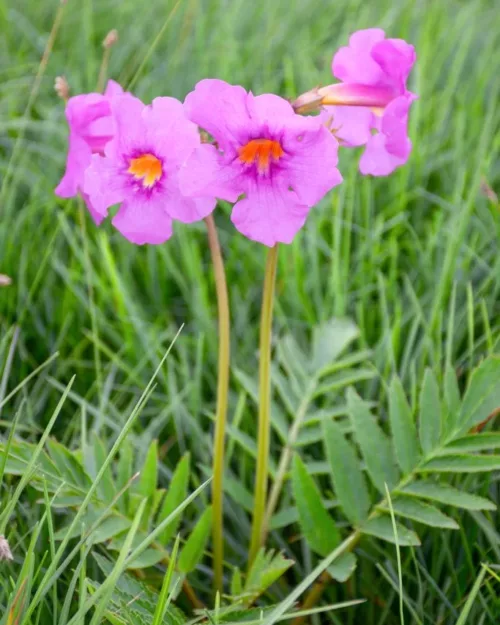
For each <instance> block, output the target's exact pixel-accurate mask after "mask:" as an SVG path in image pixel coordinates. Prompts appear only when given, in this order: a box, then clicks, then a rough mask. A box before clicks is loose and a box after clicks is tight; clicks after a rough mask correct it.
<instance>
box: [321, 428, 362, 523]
mask: <svg viewBox="0 0 500 625" xmlns="http://www.w3.org/2000/svg"><path fill="white" fill-rule="evenodd" d="M323 439H324V444H325V450H326V456H327V459H328V461H329V463H330V478H331V480H332V484H333V488H334V491H335V494H336V495H337V498H338V500H339V503H340V506H341V508H342V510H343V511H344V514H345V515H346V517H347V518H348V519H349V520H350V521H351V522H352V523H354V524H356V523H360V522H361V521H363V520H364V519H365V518H366V517H367V515H368V510H369V509H370V496H369V494H368V488H367V486H366V480H365V477H364V475H363V472H362V470H361V466H360V462H359V459H358V457H357V456H356V453H355V451H354V449H353V448H352V446H351V445H350V443H349V442H348V441H347V439H346V438H345V436H344V434H343V432H342V430H341V429H340V427H339V426H338V424H337V423H335V422H334V421H325V422H324V423H323Z"/></svg>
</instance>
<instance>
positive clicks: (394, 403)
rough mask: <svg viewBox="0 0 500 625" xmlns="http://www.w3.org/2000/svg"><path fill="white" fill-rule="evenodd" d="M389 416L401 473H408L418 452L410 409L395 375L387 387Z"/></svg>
mask: <svg viewBox="0 0 500 625" xmlns="http://www.w3.org/2000/svg"><path fill="white" fill-rule="evenodd" d="M389 418H390V421H391V429H392V436H393V439H394V449H395V451H396V458H397V459H398V464H399V466H400V467H401V469H402V470H403V473H410V471H411V470H412V469H413V468H414V467H415V466H416V464H417V462H418V458H419V455H420V452H419V448H418V440H417V431H416V428H415V423H414V421H413V416H412V413H411V409H410V406H409V405H408V401H407V399H406V395H405V392H404V390H403V387H402V385H401V381H400V380H399V378H397V377H394V378H393V379H392V382H391V386H390V388H389Z"/></svg>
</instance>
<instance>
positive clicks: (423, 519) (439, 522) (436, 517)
mask: <svg viewBox="0 0 500 625" xmlns="http://www.w3.org/2000/svg"><path fill="white" fill-rule="evenodd" d="M392 509H393V510H394V514H396V515H399V516H403V517H405V518H407V519H412V520H413V521H417V522H418V523H423V524H424V525H430V526H431V527H444V528H446V529H458V524H457V522H456V521H455V519H452V518H451V517H449V516H447V515H446V514H443V513H442V512H441V511H440V510H438V509H437V508H435V507H434V506H431V505H430V504H427V503H423V502H421V501H419V500H418V499H412V498H410V497H398V498H397V499H394V500H393V502H392ZM387 511H388V509H387Z"/></svg>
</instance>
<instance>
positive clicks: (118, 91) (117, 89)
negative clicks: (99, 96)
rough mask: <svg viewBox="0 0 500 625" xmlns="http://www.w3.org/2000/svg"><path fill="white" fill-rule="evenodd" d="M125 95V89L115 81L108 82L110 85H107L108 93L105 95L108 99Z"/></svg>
mask: <svg viewBox="0 0 500 625" xmlns="http://www.w3.org/2000/svg"><path fill="white" fill-rule="evenodd" d="M123 93H124V91H123V87H122V86H121V85H120V84H118V83H117V82H115V81H114V80H108V84H107V85H106V91H105V92H104V95H105V96H106V97H107V98H115V97H116V96H119V95H122V94H123Z"/></svg>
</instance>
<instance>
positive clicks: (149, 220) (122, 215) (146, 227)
mask: <svg viewBox="0 0 500 625" xmlns="http://www.w3.org/2000/svg"><path fill="white" fill-rule="evenodd" d="M112 224H113V226H114V227H115V228H116V229H117V230H119V231H120V232H121V234H123V236H124V237H125V238H126V239H128V240H129V241H131V242H132V243H136V244H137V245H144V244H145V243H149V244H151V245H159V244H160V243H164V242H165V241H167V240H168V239H170V237H171V236H172V219H171V217H169V216H168V215H167V213H166V212H165V211H164V210H163V207H162V204H161V201H155V200H153V199H151V198H145V197H143V196H140V195H137V196H135V197H130V198H127V200H125V201H124V202H123V204H122V205H121V207H120V209H119V211H118V213H117V214H116V215H115V216H114V217H113V221H112Z"/></svg>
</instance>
